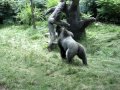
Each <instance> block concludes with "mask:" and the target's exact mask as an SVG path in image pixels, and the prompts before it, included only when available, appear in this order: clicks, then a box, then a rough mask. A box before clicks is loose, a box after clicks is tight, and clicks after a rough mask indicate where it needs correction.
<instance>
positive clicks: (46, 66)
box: [0, 23, 120, 90]
mask: <svg viewBox="0 0 120 90" xmlns="http://www.w3.org/2000/svg"><path fill="white" fill-rule="evenodd" d="M38 29H39V30H32V29H31V28H28V27H24V26H15V25H12V26H10V25H9V26H0V87H2V86H4V87H6V88H7V89H8V90H119V89H120V26H116V25H111V24H102V23H99V24H98V25H92V26H90V27H89V28H87V38H86V39H85V40H82V41H80V42H81V43H82V44H83V45H84V46H85V47H86V51H87V58H88V64H89V65H88V66H87V67H86V66H83V64H82V62H81V60H79V59H78V58H77V57H75V58H74V62H73V64H67V63H65V62H63V61H62V60H61V58H60V55H59V50H58V48H57V49H56V50H55V51H52V52H48V50H47V49H46V47H47V41H48V38H47V37H45V33H46V32H48V31H47V26H46V25H42V24H41V27H39V28H38Z"/></svg>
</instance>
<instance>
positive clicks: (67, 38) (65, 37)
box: [58, 28, 87, 65]
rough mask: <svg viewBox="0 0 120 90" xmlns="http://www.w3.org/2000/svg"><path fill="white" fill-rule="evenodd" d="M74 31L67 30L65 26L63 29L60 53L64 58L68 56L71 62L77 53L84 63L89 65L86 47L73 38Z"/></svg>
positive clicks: (59, 42) (60, 36) (60, 39)
mask: <svg viewBox="0 0 120 90" xmlns="http://www.w3.org/2000/svg"><path fill="white" fill-rule="evenodd" d="M72 37H73V33H72V32H70V31H68V30H66V29H65V28H62V29H61V32H60V35H59V39H58V46H59V48H60V54H61V57H62V58H64V59H65V58H67V60H68V62H69V63H70V62H71V61H72V59H73V57H74V56H75V55H77V56H78V57H79V58H80V59H82V62H83V64H84V65H87V58H86V53H85V50H84V47H83V46H82V45H81V44H79V43H78V42H76V41H75V40H74V39H73V38H72Z"/></svg>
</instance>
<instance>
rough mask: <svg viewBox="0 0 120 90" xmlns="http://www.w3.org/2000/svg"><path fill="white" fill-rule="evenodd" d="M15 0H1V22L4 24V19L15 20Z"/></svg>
mask: <svg viewBox="0 0 120 90" xmlns="http://www.w3.org/2000/svg"><path fill="white" fill-rule="evenodd" d="M14 8H15V2H14V0H12V1H9V0H2V1H0V24H3V22H4V21H7V20H11V21H13V20H14V16H15V14H16V13H15V10H14Z"/></svg>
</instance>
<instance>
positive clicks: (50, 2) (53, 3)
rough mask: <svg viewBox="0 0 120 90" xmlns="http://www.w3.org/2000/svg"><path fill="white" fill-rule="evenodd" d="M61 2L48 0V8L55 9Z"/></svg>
mask: <svg viewBox="0 0 120 90" xmlns="http://www.w3.org/2000/svg"><path fill="white" fill-rule="evenodd" d="M58 1H59V0H47V2H46V7H47V8H50V7H54V6H56V5H57V3H58Z"/></svg>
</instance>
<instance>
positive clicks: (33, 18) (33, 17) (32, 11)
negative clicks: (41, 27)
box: [30, 0, 36, 29]
mask: <svg viewBox="0 0 120 90" xmlns="http://www.w3.org/2000/svg"><path fill="white" fill-rule="evenodd" d="M30 3H31V13H32V16H31V19H32V20H31V23H32V25H33V28H34V29H36V25H35V15H34V4H33V0H30Z"/></svg>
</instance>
